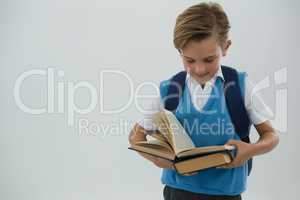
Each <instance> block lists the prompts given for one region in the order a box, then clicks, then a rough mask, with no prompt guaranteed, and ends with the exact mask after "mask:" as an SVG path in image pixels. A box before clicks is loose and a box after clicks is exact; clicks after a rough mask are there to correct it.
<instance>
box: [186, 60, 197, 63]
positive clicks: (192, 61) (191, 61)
mask: <svg viewBox="0 0 300 200" xmlns="http://www.w3.org/2000/svg"><path fill="white" fill-rule="evenodd" d="M186 62H188V63H194V62H195V61H194V60H187V61H186Z"/></svg>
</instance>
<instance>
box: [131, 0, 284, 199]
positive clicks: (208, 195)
mask: <svg viewBox="0 0 300 200" xmlns="http://www.w3.org/2000/svg"><path fill="white" fill-rule="evenodd" d="M229 29H230V24H229V21H228V19H227V16H226V13H225V12H224V11H223V9H222V7H221V6H220V5H219V4H217V3H200V4H197V5H194V6H191V7H190V8H188V9H186V10H185V11H184V12H183V13H182V14H180V15H179V16H178V17H177V20H176V25H175V29H174V46H175V48H176V49H177V50H178V51H179V53H180V56H181V58H182V60H183V65H184V68H185V71H186V72H187V73H186V77H185V80H184V81H185V84H184V87H183V88H182V89H183V92H182V94H181V95H180V98H179V102H178V104H176V106H175V110H174V114H175V115H176V117H177V118H178V120H179V121H180V122H181V124H182V125H183V126H184V128H185V129H186V130H187V132H188V134H189V135H190V137H191V139H192V141H193V142H194V144H195V145H196V146H209V145H221V144H228V145H234V146H236V149H237V152H236V155H235V158H234V160H233V162H231V163H230V164H228V165H225V166H222V167H217V168H211V169H207V170H202V171H200V172H198V173H192V174H189V175H188V176H182V175H180V174H178V173H177V172H176V171H175V170H174V168H173V165H172V163H170V162H169V161H166V160H163V159H160V158H156V157H153V156H150V155H147V154H143V153H140V154H141V155H142V156H143V157H144V158H146V159H148V160H150V161H151V162H153V163H154V164H155V165H156V166H158V167H160V168H163V174H162V178H161V180H162V183H163V184H165V188H164V194H163V196H164V199H165V200H179V199H199V200H206V199H214V200H217V199H222V200H223V199H232V200H234V199H241V193H242V192H243V191H245V189H246V180H247V176H248V174H249V173H250V169H251V168H250V163H249V161H250V160H251V158H252V157H254V156H257V155H260V154H264V153H266V152H269V151H271V150H272V149H273V148H275V146H276V145H277V144H278V142H279V138H278V136H277V134H276V133H275V131H274V129H273V128H272V126H271V124H270V122H269V120H268V118H267V117H266V113H267V110H268V109H267V107H266V106H265V105H264V103H263V101H262V100H261V99H260V97H259V96H258V95H256V94H252V90H253V88H252V86H251V84H250V82H249V80H248V78H247V76H246V74H245V73H241V72H237V73H236V74H237V79H236V80H235V82H234V83H235V84H237V85H239V91H238V93H235V94H234V95H232V94H231V96H230V97H227V96H226V95H227V94H226V92H227V91H226V89H227V88H226V87H224V83H226V81H227V78H228V70H226V69H228V68H226V67H224V66H221V64H220V62H221V58H222V57H225V56H226V54H227V52H228V49H229V47H230V45H231V40H229V39H228V32H229ZM229 69H230V70H231V71H232V69H231V68H229ZM230 70H229V71H230ZM233 71H235V70H233ZM172 80H173V79H168V80H166V81H163V82H161V84H160V98H159V99H157V100H156V101H155V102H153V104H152V108H151V110H152V113H151V114H145V116H144V118H143V119H142V120H141V121H139V122H138V123H136V125H135V126H134V128H133V130H132V131H131V133H130V135H129V142H130V143H131V144H133V143H135V142H137V141H144V140H146V134H147V133H150V131H152V130H156V129H157V127H155V125H154V124H153V122H152V119H153V115H154V114H155V113H156V112H159V111H160V110H161V109H162V108H163V107H165V103H166V101H165V100H166V98H168V97H167V96H168V95H170V93H169V92H168V90H169V87H170V81H172ZM237 94H240V96H241V97H242V98H241V99H242V100H243V101H241V102H242V104H243V105H242V108H245V113H246V116H245V115H243V113H242V112H241V113H240V118H241V119H237V120H242V121H241V122H245V121H246V119H245V118H249V125H250V124H253V125H254V127H255V128H256V130H257V132H258V134H259V136H260V137H259V140H258V141H257V142H256V143H252V144H251V143H249V141H247V140H242V138H241V137H240V135H239V131H237V130H238V129H237V126H239V125H240V124H239V123H235V121H236V118H237V117H235V119H234V115H235V116H236V115H238V117H239V113H236V112H237V111H236V110H235V106H236V107H240V105H238V103H237V105H232V104H233V103H232V102H233V101H232V99H238V98H239V97H238V96H239V95H237ZM230 98H231V99H230ZM225 102H226V103H228V102H229V105H228V104H227V106H226V103H225ZM237 102H238V101H237ZM224 103H225V104H224ZM230 103H231V104H230ZM222 105H223V106H222ZM224 105H225V109H224ZM241 110H243V109H241ZM232 113H233V114H232ZM195 122H196V124H197V125H198V126H201V125H204V124H205V127H206V129H200V130H199V129H197V128H196V129H195V128H194V129H193V128H192V129H190V127H193V126H194V125H195ZM220 123H221V124H220ZM216 124H217V125H218V126H222V127H224V125H225V127H233V128H231V129H230V128H227V129H218V130H217V131H215V128H213V127H212V126H214V127H215V126H216ZM243 126H244V127H242V128H243V129H244V130H246V132H247V133H248V134H249V129H247V127H246V126H247V123H246V125H243ZM209 128H210V129H209ZM207 130H209V131H207ZM247 130H248V131H247ZM247 137H248V136H247Z"/></svg>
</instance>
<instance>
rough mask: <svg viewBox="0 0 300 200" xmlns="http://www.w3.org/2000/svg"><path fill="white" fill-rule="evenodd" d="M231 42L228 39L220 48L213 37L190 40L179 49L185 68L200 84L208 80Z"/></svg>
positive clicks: (217, 67)
mask: <svg viewBox="0 0 300 200" xmlns="http://www.w3.org/2000/svg"><path fill="white" fill-rule="evenodd" d="M230 44H231V41H230V40H228V41H226V43H225V44H224V47H223V48H222V47H221V46H220V45H219V43H218V42H217V40H216V39H215V37H209V38H207V39H205V40H202V41H190V42H188V43H187V44H186V46H185V47H184V48H183V49H182V50H181V57H182V60H183V65H184V67H185V70H186V71H187V72H189V73H190V75H191V76H192V77H193V78H194V79H195V80H197V81H198V82H199V83H200V84H205V83H206V82H207V81H208V80H210V79H211V78H212V77H213V76H214V75H215V73H216V72H217V71H218V69H219V67H220V61H221V58H222V57H223V56H225V55H226V52H227V50H228V48H229V46H230Z"/></svg>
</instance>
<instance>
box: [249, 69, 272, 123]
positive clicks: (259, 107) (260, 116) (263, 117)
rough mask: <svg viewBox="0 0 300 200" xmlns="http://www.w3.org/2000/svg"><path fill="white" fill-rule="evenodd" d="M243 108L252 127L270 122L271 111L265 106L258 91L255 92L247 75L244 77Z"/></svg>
mask: <svg viewBox="0 0 300 200" xmlns="http://www.w3.org/2000/svg"><path fill="white" fill-rule="evenodd" d="M245 107H246V110H247V112H248V115H249V118H250V120H251V122H252V123H253V124H254V125H258V124H261V123H263V122H265V121H267V120H271V119H272V117H273V113H272V111H271V109H270V108H269V107H268V106H267V105H266V104H265V102H264V101H263V99H262V97H261V95H260V94H259V91H256V90H255V85H254V84H253V82H251V80H249V77H248V75H246V76H245Z"/></svg>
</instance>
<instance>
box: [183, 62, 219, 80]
mask: <svg viewBox="0 0 300 200" xmlns="http://www.w3.org/2000/svg"><path fill="white" fill-rule="evenodd" d="M218 77H219V78H221V80H222V81H224V76H223V73H222V69H221V66H220V67H219V69H218V71H217V72H216V73H215V75H214V76H213V77H212V78H211V79H210V80H209V81H208V82H210V83H211V82H212V81H213V82H214V81H215V80H216V79H217V78H218ZM189 79H191V75H190V73H187V76H186V81H188V80H189ZM192 79H193V78H192ZM193 80H194V79H193ZM195 81H196V80H195Z"/></svg>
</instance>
